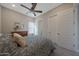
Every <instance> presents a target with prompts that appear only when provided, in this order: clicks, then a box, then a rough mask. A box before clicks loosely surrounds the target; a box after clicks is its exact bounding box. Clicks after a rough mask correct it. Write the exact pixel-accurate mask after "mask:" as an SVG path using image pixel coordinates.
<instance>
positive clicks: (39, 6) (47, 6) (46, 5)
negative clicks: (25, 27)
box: [0, 3, 61, 17]
mask: <svg viewBox="0 0 79 59" xmlns="http://www.w3.org/2000/svg"><path fill="white" fill-rule="evenodd" d="M20 4H21V3H1V4H0V5H2V6H3V7H6V8H9V9H12V10H14V11H17V12H20V13H22V14H25V15H28V16H31V17H36V16H34V15H33V14H32V12H30V11H29V10H28V9H25V8H23V7H21V6H20ZM22 4H23V3H22ZM60 4H61V3H37V6H36V8H35V10H42V11H43V13H46V12H47V11H49V10H51V9H53V8H55V7H57V6H59V5H60ZM12 5H15V7H12ZM24 5H25V6H27V7H29V8H31V7H32V5H31V3H24ZM43 13H36V15H37V16H39V15H41V14H43Z"/></svg>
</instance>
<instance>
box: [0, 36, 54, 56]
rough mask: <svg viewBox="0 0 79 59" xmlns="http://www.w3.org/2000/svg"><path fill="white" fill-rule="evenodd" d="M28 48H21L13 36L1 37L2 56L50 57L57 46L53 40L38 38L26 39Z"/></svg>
mask: <svg viewBox="0 0 79 59" xmlns="http://www.w3.org/2000/svg"><path fill="white" fill-rule="evenodd" d="M24 38H25V39H26V43H27V44H28V46H26V47H20V46H18V45H17V44H16V43H15V42H13V41H12V39H13V38H12V37H11V36H7V35H6V36H2V37H0V56H50V55H51V53H54V50H55V46H54V44H53V43H52V41H51V40H49V39H45V38H41V37H38V36H27V37H24Z"/></svg>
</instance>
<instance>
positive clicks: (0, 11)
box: [0, 7, 1, 32]
mask: <svg viewBox="0 0 79 59" xmlns="http://www.w3.org/2000/svg"><path fill="white" fill-rule="evenodd" d="M0 32H1V7H0Z"/></svg>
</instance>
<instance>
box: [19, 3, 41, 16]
mask: <svg viewBox="0 0 79 59" xmlns="http://www.w3.org/2000/svg"><path fill="white" fill-rule="evenodd" d="M36 5H37V3H32V7H31V8H28V7H26V6H25V5H23V4H21V5H20V6H22V7H24V8H26V9H28V10H29V11H31V12H32V13H33V15H34V16H36V12H37V13H42V11H40V10H35V7H36Z"/></svg>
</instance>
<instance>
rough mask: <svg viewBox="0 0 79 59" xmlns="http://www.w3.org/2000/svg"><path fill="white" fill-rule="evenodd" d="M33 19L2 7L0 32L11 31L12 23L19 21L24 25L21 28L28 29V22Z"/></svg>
mask: <svg viewBox="0 0 79 59" xmlns="http://www.w3.org/2000/svg"><path fill="white" fill-rule="evenodd" d="M30 21H34V20H33V18H31V17H28V16H26V15H23V14H20V13H17V12H15V11H12V10H10V9H7V8H4V7H2V32H3V33H10V32H11V31H13V28H14V23H15V22H19V23H21V24H23V25H24V28H23V30H26V31H27V30H28V22H30Z"/></svg>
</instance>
